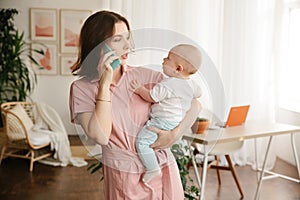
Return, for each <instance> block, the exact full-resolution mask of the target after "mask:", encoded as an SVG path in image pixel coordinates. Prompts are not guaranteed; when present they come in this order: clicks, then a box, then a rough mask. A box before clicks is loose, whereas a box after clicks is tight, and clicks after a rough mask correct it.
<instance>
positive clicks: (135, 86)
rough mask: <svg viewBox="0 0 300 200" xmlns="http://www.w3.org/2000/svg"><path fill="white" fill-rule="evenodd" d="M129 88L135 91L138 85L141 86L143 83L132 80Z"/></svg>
mask: <svg viewBox="0 0 300 200" xmlns="http://www.w3.org/2000/svg"><path fill="white" fill-rule="evenodd" d="M130 87H131V89H132V90H133V91H134V92H136V91H137V90H138V89H139V88H140V87H143V85H142V84H141V83H140V82H139V81H138V80H132V81H131V82H130Z"/></svg>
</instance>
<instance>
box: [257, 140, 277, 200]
mask: <svg viewBox="0 0 300 200" xmlns="http://www.w3.org/2000/svg"><path fill="white" fill-rule="evenodd" d="M272 139H273V136H270V139H269V143H268V146H267V150H266V154H265V159H264V162H263V166H262V169H261V174H260V178H259V182H258V185H257V188H256V193H255V199H256V200H257V199H258V198H259V192H260V188H261V184H262V180H263V176H264V172H265V167H266V164H267V160H268V154H269V150H270V146H271V143H272Z"/></svg>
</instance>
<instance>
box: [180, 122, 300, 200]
mask: <svg viewBox="0 0 300 200" xmlns="http://www.w3.org/2000/svg"><path fill="white" fill-rule="evenodd" d="M296 132H300V127H299V126H292V125H287V124H279V123H267V124H266V123H257V122H247V123H246V124H244V125H243V126H235V127H229V128H220V129H215V130H207V131H206V132H205V134H193V133H186V134H185V135H184V136H183V138H182V139H184V140H187V141H188V142H189V143H191V142H196V143H200V144H203V145H204V157H203V158H204V161H203V170H202V180H201V182H200V178H199V174H198V170H197V168H196V166H195V165H194V169H195V173H196V177H197V181H198V184H199V186H200V187H201V193H200V199H201V200H202V199H203V198H204V188H205V180H206V171H207V157H208V154H209V152H210V150H211V148H213V146H214V145H215V144H216V142H218V143H226V142H235V141H243V140H246V139H254V138H260V137H268V136H269V137H270V138H269V143H268V146H267V150H266V155H265V158H264V162H263V167H262V169H261V174H260V177H259V181H258V185H257V189H256V193H255V199H258V198H259V192H260V188H261V184H262V181H263V180H264V173H265V165H266V161H267V159H268V153H269V149H270V145H271V143H272V138H273V137H274V136H276V135H282V134H291V137H292V146H293V151H294V156H295V159H296V165H297V170H298V176H300V166H299V159H298V155H297V149H296V145H295V142H294V133H296ZM192 159H194V157H193V156H192ZM193 163H195V160H194V161H193ZM273 174H275V173H273ZM279 177H282V178H284V176H279ZM289 180H291V179H289ZM295 181H296V182H298V183H300V178H299V179H295Z"/></svg>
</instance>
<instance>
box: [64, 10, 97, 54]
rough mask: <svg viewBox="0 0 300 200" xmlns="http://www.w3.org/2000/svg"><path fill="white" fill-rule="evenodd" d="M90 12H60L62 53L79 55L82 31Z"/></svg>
mask: <svg viewBox="0 0 300 200" xmlns="http://www.w3.org/2000/svg"><path fill="white" fill-rule="evenodd" d="M91 13H92V11H90V10H70V9H61V10H60V52H61V53H77V51H78V49H77V48H78V42H79V34H80V29H81V27H82V25H83V23H84V21H85V20H86V19H87V18H88V16H89V15H90V14H91Z"/></svg>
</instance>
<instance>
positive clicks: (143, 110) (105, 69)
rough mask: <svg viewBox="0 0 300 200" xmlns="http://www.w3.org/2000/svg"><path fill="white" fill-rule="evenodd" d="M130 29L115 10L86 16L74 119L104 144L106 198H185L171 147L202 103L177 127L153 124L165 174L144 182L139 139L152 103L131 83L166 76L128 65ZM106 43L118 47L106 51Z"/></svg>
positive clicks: (77, 68) (72, 99) (149, 84)
mask: <svg viewBox="0 0 300 200" xmlns="http://www.w3.org/2000/svg"><path fill="white" fill-rule="evenodd" d="M129 30H130V27H129V24H128V21H127V20H126V19H125V18H124V17H122V16H120V15H119V14H117V13H114V12H110V11H99V12H97V13H95V14H93V15H91V16H90V17H89V18H88V19H87V20H86V21H85V23H84V25H83V27H82V30H81V33H80V41H79V56H78V61H77V64H76V65H75V69H74V72H75V71H77V72H78V75H79V76H80V79H78V80H76V81H74V82H73V83H72V85H71V90H70V92H71V93H70V111H71V121H72V122H74V123H77V124H80V125H81V127H82V128H83V130H84V131H85V133H86V134H87V135H88V136H89V137H90V138H92V139H93V140H95V142H97V143H98V144H101V145H102V162H103V164H104V167H103V173H104V196H105V199H107V200H111V199H138V200H141V199H147V200H150V199H172V200H173V199H184V192H183V188H182V185H181V180H180V176H179V171H178V168H177V164H176V161H175V159H174V157H173V155H172V153H171V151H170V149H169V147H170V145H171V144H172V143H173V142H174V141H176V140H177V139H178V138H179V137H180V136H181V135H182V134H183V133H184V131H185V130H187V129H188V128H190V127H191V125H192V123H193V121H194V120H195V118H196V116H197V115H198V113H199V112H200V104H199V103H198V101H197V100H194V101H193V103H192V106H191V109H190V110H189V111H188V112H187V114H186V116H185V118H184V119H183V121H182V122H181V123H180V124H179V125H178V126H177V127H176V128H175V129H173V130H171V131H164V130H159V129H155V128H152V130H153V131H154V132H156V133H157V134H158V139H157V141H156V142H155V143H154V144H152V145H151V147H152V148H154V149H155V151H156V155H157V158H158V162H159V165H160V167H161V175H160V176H158V177H156V178H154V179H152V180H151V181H149V182H148V183H144V182H143V181H142V177H143V176H142V175H143V174H144V172H145V169H144V167H143V165H142V163H141V161H140V160H139V158H138V156H137V153H136V148H135V140H136V136H137V134H138V132H139V131H140V129H141V128H142V127H143V125H144V123H145V122H146V121H147V119H148V117H149V111H150V110H149V109H150V103H148V102H146V101H143V100H142V99H141V98H140V97H139V96H138V95H136V94H134V93H133V91H132V89H130V82H131V81H132V80H139V81H140V82H141V83H142V84H143V85H145V86H146V87H148V88H151V87H153V85H154V84H156V83H158V82H160V81H161V80H162V79H163V75H162V74H161V73H160V72H156V71H153V70H150V69H145V68H142V67H130V66H127V65H126V60H127V58H128V53H129V51H130V33H129ZM106 45H107V46H108V47H110V48H111V49H113V50H114V51H109V52H107V53H105V52H106V50H105V48H107V46H106ZM105 46H106V47H105ZM117 55H118V56H117ZM117 58H118V59H120V63H121V64H120V65H119V66H117V68H116V69H114V70H113V68H112V67H111V63H112V62H113V61H114V60H115V59H117Z"/></svg>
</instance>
